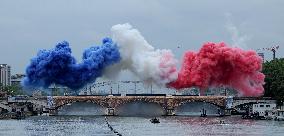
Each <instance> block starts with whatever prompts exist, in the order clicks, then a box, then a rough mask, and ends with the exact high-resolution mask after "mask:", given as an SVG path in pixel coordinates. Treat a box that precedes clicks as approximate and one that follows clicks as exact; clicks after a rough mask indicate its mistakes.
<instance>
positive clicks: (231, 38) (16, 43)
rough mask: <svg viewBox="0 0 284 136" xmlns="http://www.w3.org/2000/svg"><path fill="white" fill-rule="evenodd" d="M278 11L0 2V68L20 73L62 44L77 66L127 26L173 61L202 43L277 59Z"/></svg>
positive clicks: (265, 5)
mask: <svg viewBox="0 0 284 136" xmlns="http://www.w3.org/2000/svg"><path fill="white" fill-rule="evenodd" d="M283 7H284V1H283V0H232V1H230V0H194V1H193V0H140V1H138V0H100V1H95V0H48V1H46V0H45V1H44V0H17V1H14V0H0V47H1V48H0V54H1V56H0V63H7V64H9V65H11V66H12V73H13V74H15V73H24V71H25V67H26V66H27V65H28V64H29V61H30V58H32V57H34V56H35V55H36V53H37V51H38V50H40V49H50V48H53V47H54V45H55V44H56V43H58V42H60V41H63V40H67V41H69V42H70V44H71V47H72V50H73V54H74V56H75V57H76V58H77V59H78V60H79V61H80V58H81V55H82V52H83V51H84V49H86V48H88V47H90V46H91V45H94V44H100V43H101V39H102V38H104V37H105V36H110V28H111V26H113V25H115V24H118V23H130V24H131V25H133V27H135V28H137V29H139V31H140V32H141V33H142V35H143V36H144V37H145V38H146V40H147V41H148V42H149V43H150V44H151V45H153V46H154V47H155V48H168V49H171V50H172V51H173V52H174V53H175V55H176V57H177V58H178V59H181V56H182V54H183V52H184V51H185V50H196V51H197V50H198V49H199V48H200V47H201V45H202V44H203V43H205V42H208V41H212V42H221V41H224V42H226V43H228V44H230V45H238V46H239V47H241V48H243V49H257V48H263V47H270V46H273V45H280V50H279V51H278V53H277V56H278V57H283V56H284V46H283V44H284V27H283V25H284V8H283ZM177 46H181V48H177ZM265 55H266V59H271V56H272V54H271V52H268V51H265Z"/></svg>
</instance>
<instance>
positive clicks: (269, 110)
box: [251, 103, 276, 117]
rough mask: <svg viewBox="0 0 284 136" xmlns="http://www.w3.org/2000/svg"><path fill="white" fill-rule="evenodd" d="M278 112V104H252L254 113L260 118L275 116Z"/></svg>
mask: <svg viewBox="0 0 284 136" xmlns="http://www.w3.org/2000/svg"><path fill="white" fill-rule="evenodd" d="M274 111H276V103H255V104H252V111H251V112H252V113H253V114H257V116H258V117H267V116H270V117H271V116H273V114H274V113H273V112H274Z"/></svg>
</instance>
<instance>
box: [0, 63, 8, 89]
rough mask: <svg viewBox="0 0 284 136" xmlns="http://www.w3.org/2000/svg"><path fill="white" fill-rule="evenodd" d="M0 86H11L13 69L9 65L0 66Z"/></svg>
mask: <svg viewBox="0 0 284 136" xmlns="http://www.w3.org/2000/svg"><path fill="white" fill-rule="evenodd" d="M0 84H2V85H4V86H7V85H11V67H10V66H9V65H7V64H0Z"/></svg>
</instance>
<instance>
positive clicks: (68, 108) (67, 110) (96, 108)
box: [57, 101, 107, 115]
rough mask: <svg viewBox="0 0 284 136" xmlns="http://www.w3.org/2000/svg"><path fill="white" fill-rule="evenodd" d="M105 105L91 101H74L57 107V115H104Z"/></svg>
mask: <svg viewBox="0 0 284 136" xmlns="http://www.w3.org/2000/svg"><path fill="white" fill-rule="evenodd" d="M106 109H107V108H105V107H103V106H101V105H98V104H96V103H92V102H84V101H74V102H73V103H68V104H65V105H63V106H61V107H58V109H57V115H105V114H106Z"/></svg>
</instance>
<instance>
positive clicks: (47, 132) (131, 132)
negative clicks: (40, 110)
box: [0, 116, 284, 136]
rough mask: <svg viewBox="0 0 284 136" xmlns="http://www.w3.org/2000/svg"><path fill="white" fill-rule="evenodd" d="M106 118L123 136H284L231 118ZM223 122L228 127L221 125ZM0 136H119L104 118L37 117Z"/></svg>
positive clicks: (7, 124)
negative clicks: (157, 119)
mask: <svg viewBox="0 0 284 136" xmlns="http://www.w3.org/2000/svg"><path fill="white" fill-rule="evenodd" d="M159 119H160V122H161V123H160V124H152V123H150V121H149V120H150V117H115V116H114V117H111V116H109V117H107V120H108V122H109V124H110V125H111V126H112V128H113V129H114V130H116V131H117V132H118V133H120V134H121V135H123V136H202V135H204V136H207V135H211V136H222V135H226V136H227V135H233V136H267V135H270V136H283V134H284V122H278V121H265V120H244V119H241V118H240V117H239V116H229V117H222V118H221V117H206V118H202V117H192V116H172V117H159ZM220 120H224V122H225V124H220ZM0 136H116V134H115V133H114V132H113V131H111V130H110V128H109V127H108V125H107V124H106V121H105V117H103V116H34V117H29V118H26V119H24V120H0Z"/></svg>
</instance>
